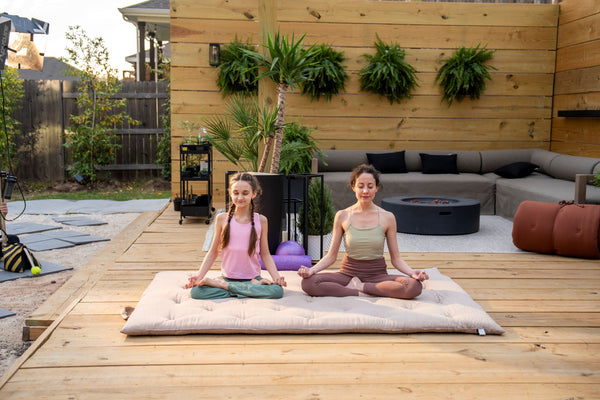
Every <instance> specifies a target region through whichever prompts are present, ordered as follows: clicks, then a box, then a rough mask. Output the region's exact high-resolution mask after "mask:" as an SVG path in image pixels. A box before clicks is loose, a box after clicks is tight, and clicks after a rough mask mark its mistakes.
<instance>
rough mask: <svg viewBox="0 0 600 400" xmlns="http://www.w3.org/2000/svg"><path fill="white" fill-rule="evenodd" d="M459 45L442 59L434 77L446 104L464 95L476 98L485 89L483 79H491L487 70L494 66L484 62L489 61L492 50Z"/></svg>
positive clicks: (460, 99)
mask: <svg viewBox="0 0 600 400" xmlns="http://www.w3.org/2000/svg"><path fill="white" fill-rule="evenodd" d="M479 46H480V45H477V47H475V48H472V47H471V48H467V47H464V46H463V47H460V48H459V49H457V50H456V51H455V52H454V54H453V55H452V56H451V57H450V58H448V59H447V60H444V64H443V65H442V67H441V68H440V70H439V71H438V73H437V76H436V78H435V81H436V83H437V82H439V83H440V86H441V87H442V89H443V91H444V96H443V97H442V101H444V100H446V101H447V102H448V106H450V105H452V102H453V101H454V100H457V101H462V100H463V99H464V98H465V97H470V98H471V99H478V98H479V96H481V93H483V91H484V90H485V80H486V79H489V80H492V78H491V76H490V73H489V71H490V70H492V69H493V70H495V69H496V68H495V67H493V66H491V65H486V64H485V63H486V62H487V61H489V60H490V59H491V58H492V56H493V54H494V50H487V49H486V48H485V47H484V48H481V49H480V48H479Z"/></svg>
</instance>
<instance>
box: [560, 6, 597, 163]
mask: <svg viewBox="0 0 600 400" xmlns="http://www.w3.org/2000/svg"><path fill="white" fill-rule="evenodd" d="M598 26H600V2H599V1H597V0H564V1H562V2H561V3H560V18H559V24H558V39H557V50H556V76H555V81H554V105H553V114H552V115H553V119H552V142H551V143H552V145H551V150H553V151H557V152H561V153H568V154H575V155H581V156H588V157H600V119H599V118H564V117H559V116H558V111H561V110H600V30H598V29H597V28H598Z"/></svg>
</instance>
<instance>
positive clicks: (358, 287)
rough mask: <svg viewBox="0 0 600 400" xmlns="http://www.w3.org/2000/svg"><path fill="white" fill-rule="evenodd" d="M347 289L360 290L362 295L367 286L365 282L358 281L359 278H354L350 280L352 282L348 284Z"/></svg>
mask: <svg viewBox="0 0 600 400" xmlns="http://www.w3.org/2000/svg"><path fill="white" fill-rule="evenodd" d="M346 287H347V288H349V289H356V290H358V291H359V292H360V293H362V291H363V290H364V288H365V284H364V283H363V282H361V280H360V279H358V277H356V276H355V277H354V278H352V279H351V280H350V282H348V284H347V285H346Z"/></svg>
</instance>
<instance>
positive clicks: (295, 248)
mask: <svg viewBox="0 0 600 400" xmlns="http://www.w3.org/2000/svg"><path fill="white" fill-rule="evenodd" d="M275 254H277V255H278V256H303V255H304V248H303V247H302V245H301V244H300V243H298V242H294V241H293V240H288V241H286V242H281V244H280V245H279V246H277V250H276V251H275Z"/></svg>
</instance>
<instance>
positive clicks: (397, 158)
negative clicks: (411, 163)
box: [367, 151, 407, 174]
mask: <svg viewBox="0 0 600 400" xmlns="http://www.w3.org/2000/svg"><path fill="white" fill-rule="evenodd" d="M367 160H369V164H371V165H373V166H374V167H375V168H376V169H377V170H378V171H379V172H381V173H382V174H390V173H404V172H407V171H406V163H405V162H404V151H396V152H393V153H367Z"/></svg>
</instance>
